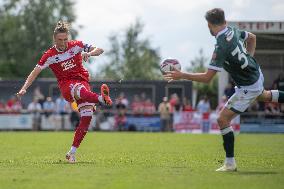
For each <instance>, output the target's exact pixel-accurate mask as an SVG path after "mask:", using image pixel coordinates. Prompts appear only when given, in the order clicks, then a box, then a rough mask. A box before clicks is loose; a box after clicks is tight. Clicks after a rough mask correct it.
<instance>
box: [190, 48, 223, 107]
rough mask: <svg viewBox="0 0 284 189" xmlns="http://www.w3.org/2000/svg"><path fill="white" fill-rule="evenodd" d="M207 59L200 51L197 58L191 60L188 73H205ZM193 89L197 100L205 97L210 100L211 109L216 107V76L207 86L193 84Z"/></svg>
mask: <svg viewBox="0 0 284 189" xmlns="http://www.w3.org/2000/svg"><path fill="white" fill-rule="evenodd" d="M207 62H208V58H207V57H205V56H204V54H203V50H202V49H200V51H199V56H197V57H195V59H194V60H192V61H191V62H190V63H191V67H190V68H188V69H187V71H189V72H194V73H200V72H206V70H207V68H206V64H207ZM193 88H194V89H196V90H197V91H198V99H200V98H201V97H202V96H204V95H206V96H208V98H209V99H210V104H211V107H212V108H215V107H216V106H217V103H218V102H217V100H218V76H215V77H214V78H213V80H212V81H211V82H210V83H209V84H205V83H199V82H193Z"/></svg>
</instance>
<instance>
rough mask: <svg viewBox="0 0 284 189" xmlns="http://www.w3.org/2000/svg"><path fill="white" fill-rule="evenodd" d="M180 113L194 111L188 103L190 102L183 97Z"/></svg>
mask: <svg viewBox="0 0 284 189" xmlns="http://www.w3.org/2000/svg"><path fill="white" fill-rule="evenodd" d="M182 111H184V112H193V111H194V109H193V108H192V105H191V103H190V100H189V99H187V98H186V97H183V99H182Z"/></svg>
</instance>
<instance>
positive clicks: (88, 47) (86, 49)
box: [83, 43, 93, 52]
mask: <svg viewBox="0 0 284 189" xmlns="http://www.w3.org/2000/svg"><path fill="white" fill-rule="evenodd" d="M92 47H93V46H92V45H90V44H87V43H83V51H84V52H90V50H91V48H92Z"/></svg>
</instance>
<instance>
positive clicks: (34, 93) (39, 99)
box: [33, 86, 44, 105]
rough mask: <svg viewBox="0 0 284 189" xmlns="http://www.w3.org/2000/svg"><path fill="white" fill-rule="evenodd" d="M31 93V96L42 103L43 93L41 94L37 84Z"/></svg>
mask: <svg viewBox="0 0 284 189" xmlns="http://www.w3.org/2000/svg"><path fill="white" fill-rule="evenodd" d="M33 95H34V96H33V97H34V98H36V99H37V100H38V102H39V103H40V104H41V105H43V103H44V95H43V94H42V92H41V90H40V87H39V86H37V87H36V88H35V89H34V92H33Z"/></svg>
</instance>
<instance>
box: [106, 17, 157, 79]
mask: <svg viewBox="0 0 284 189" xmlns="http://www.w3.org/2000/svg"><path fill="white" fill-rule="evenodd" d="M142 31H143V25H142V24H141V22H140V21H139V20H137V21H136V23H135V24H134V25H131V26H130V27H129V28H127V29H126V32H125V34H124V37H123V38H122V39H121V40H119V37H118V36H119V35H118V34H114V35H111V36H110V37H109V41H110V44H111V47H110V50H109V51H108V52H107V53H106V55H107V56H108V57H109V63H108V64H107V65H106V66H104V67H103V68H102V71H101V73H102V77H103V78H104V79H113V80H119V79H125V80H152V79H153V80H155V79H161V78H162V74H161V72H160V71H159V68H160V67H159V62H160V57H159V52H158V50H157V49H153V48H152V47H151V45H150V42H149V40H148V39H140V35H141V33H142Z"/></svg>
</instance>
